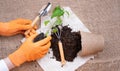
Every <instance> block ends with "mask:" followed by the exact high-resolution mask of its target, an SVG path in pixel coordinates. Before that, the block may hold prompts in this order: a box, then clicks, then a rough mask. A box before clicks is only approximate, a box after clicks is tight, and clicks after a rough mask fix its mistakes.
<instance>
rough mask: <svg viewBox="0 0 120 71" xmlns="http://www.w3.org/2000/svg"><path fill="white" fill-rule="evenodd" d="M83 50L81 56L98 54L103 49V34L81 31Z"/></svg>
mask: <svg viewBox="0 0 120 71" xmlns="http://www.w3.org/2000/svg"><path fill="white" fill-rule="evenodd" d="M81 41H82V50H81V51H80V53H79V54H80V56H87V55H92V54H96V53H98V52H100V51H102V50H103V47H104V38H103V37H102V36H101V35H97V34H93V33H87V32H81Z"/></svg>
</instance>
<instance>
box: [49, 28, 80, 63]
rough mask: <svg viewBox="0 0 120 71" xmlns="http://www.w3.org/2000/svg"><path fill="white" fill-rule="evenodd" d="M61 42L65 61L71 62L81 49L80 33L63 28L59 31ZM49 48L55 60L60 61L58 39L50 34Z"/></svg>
mask: <svg viewBox="0 0 120 71" xmlns="http://www.w3.org/2000/svg"><path fill="white" fill-rule="evenodd" d="M61 41H62V43H63V50H64V55H65V60H67V61H73V59H74V58H75V57H76V56H77V53H78V52H79V51H80V50H81V47H82V46H81V35H80V32H71V29H70V28H68V27H67V26H64V27H63V28H62V31H61ZM51 48H52V50H53V55H54V56H55V58H56V60H58V61H61V59H60V53H59V47H58V38H57V37H56V35H55V34H52V40H51Z"/></svg>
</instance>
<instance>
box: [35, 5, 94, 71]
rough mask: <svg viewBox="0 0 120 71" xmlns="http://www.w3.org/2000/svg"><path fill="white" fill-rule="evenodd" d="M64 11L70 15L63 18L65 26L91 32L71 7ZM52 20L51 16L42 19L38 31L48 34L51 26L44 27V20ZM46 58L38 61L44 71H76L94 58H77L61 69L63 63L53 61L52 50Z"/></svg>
mask: <svg viewBox="0 0 120 71" xmlns="http://www.w3.org/2000/svg"><path fill="white" fill-rule="evenodd" d="M64 10H67V11H68V12H69V13H70V15H69V16H68V15H67V14H65V15H64V17H63V19H64V20H63V25H68V24H69V27H70V28H72V30H73V31H79V30H80V31H84V32H90V31H89V30H88V29H87V27H85V25H84V24H83V23H82V22H81V21H80V19H79V18H78V17H77V16H76V15H75V14H74V13H73V12H72V10H71V9H70V8H69V7H64ZM47 19H50V17H49V16H47V17H45V18H44V19H42V24H41V28H40V29H39V30H38V32H39V31H41V32H46V31H47V30H49V25H48V26H47V27H46V26H44V24H43V23H44V20H47ZM49 52H50V53H48V54H47V55H46V56H44V57H43V58H42V59H40V60H37V62H38V64H39V65H40V66H41V67H42V68H43V70H44V71H75V70H76V69H77V68H78V67H80V66H82V65H83V64H85V63H86V62H87V61H88V60H89V59H90V58H94V56H88V57H80V56H77V57H76V58H75V59H74V61H73V62H67V63H66V65H64V66H63V67H61V63H60V62H59V61H56V59H52V58H51V57H53V54H52V50H51V49H50V51H49Z"/></svg>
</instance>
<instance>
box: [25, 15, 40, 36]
mask: <svg viewBox="0 0 120 71" xmlns="http://www.w3.org/2000/svg"><path fill="white" fill-rule="evenodd" d="M39 18H40V17H39V16H37V17H36V18H35V19H34V20H33V22H32V24H31V26H32V27H33V26H34V25H35V24H36V23H37V22H38V20H39ZM30 30H31V29H29V30H27V31H25V35H27V34H28V33H29V32H30Z"/></svg>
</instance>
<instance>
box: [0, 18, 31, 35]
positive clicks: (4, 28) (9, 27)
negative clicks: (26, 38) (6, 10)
mask: <svg viewBox="0 0 120 71" xmlns="http://www.w3.org/2000/svg"><path fill="white" fill-rule="evenodd" d="M31 23H32V21H31V20H27V19H16V20H13V21H10V22H6V23H2V22H0V35H2V36H11V35H16V34H19V33H22V34H24V32H25V31H26V30H28V29H30V28H32V26H31Z"/></svg>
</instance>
